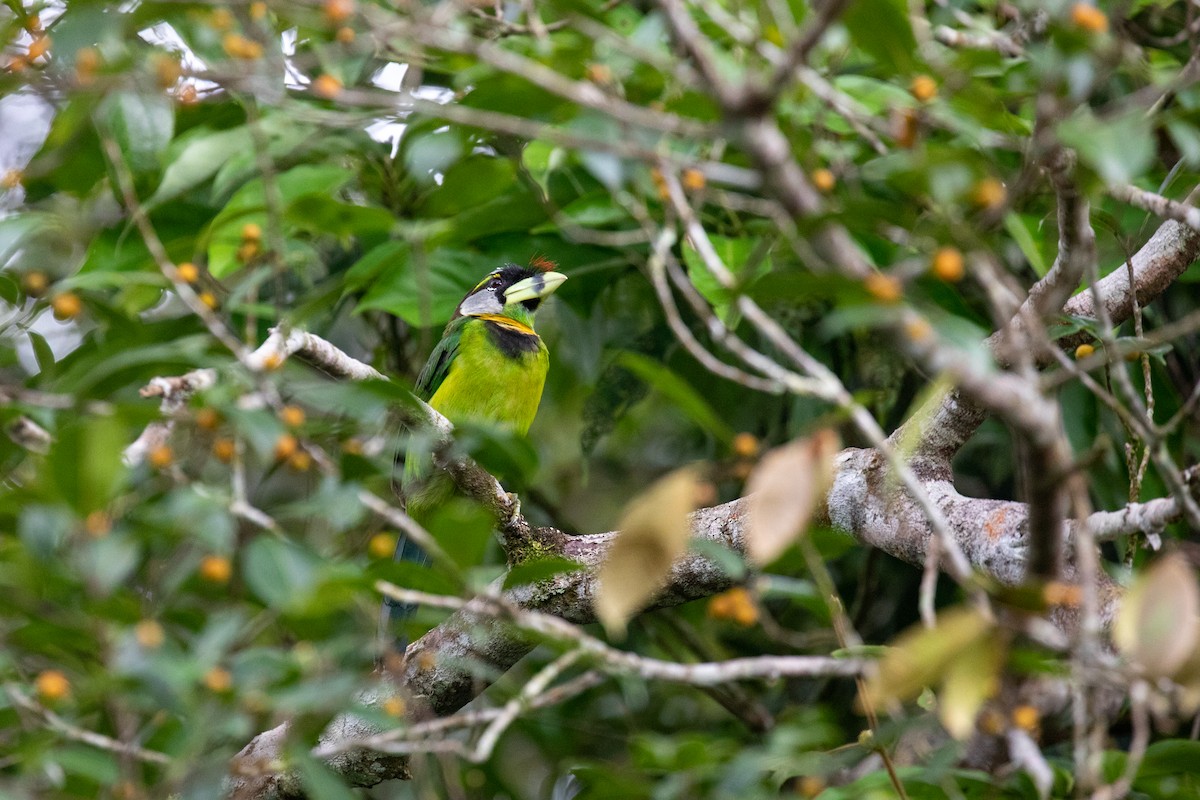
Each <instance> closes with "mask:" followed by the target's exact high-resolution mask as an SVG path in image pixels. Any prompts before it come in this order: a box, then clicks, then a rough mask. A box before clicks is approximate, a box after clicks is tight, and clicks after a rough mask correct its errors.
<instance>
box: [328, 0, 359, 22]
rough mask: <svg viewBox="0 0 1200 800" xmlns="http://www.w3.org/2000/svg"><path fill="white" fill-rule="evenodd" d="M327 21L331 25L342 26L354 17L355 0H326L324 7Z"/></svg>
mask: <svg viewBox="0 0 1200 800" xmlns="http://www.w3.org/2000/svg"><path fill="white" fill-rule="evenodd" d="M322 10H323V11H324V12H325V20H326V22H328V23H329V24H330V25H341V24H342V23H343V22H345V21H346V20H348V19H350V17H352V16H354V0H325V5H324V6H323V7H322Z"/></svg>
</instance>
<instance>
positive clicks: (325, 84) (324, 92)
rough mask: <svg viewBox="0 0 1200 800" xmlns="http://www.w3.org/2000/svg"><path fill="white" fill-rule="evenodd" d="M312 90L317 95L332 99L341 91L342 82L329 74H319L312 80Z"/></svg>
mask: <svg viewBox="0 0 1200 800" xmlns="http://www.w3.org/2000/svg"><path fill="white" fill-rule="evenodd" d="M312 90H313V94H315V95H316V96H317V97H324V98H325V99H326V100H332V99H333V98H335V97H337V96H338V95H339V94H341V93H342V82H341V81H340V80H338V79H337V78H335V77H334V76H332V75H329V74H325V75H319V76H317V79H316V80H314V81H313V82H312Z"/></svg>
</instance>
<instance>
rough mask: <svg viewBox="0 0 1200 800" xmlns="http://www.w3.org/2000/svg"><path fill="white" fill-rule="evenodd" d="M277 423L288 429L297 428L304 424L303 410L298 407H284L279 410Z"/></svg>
mask: <svg viewBox="0 0 1200 800" xmlns="http://www.w3.org/2000/svg"><path fill="white" fill-rule="evenodd" d="M279 421H280V422H282V423H283V424H284V425H287V426H288V427H289V428H299V427H300V426H301V425H303V424H304V409H303V408H300V406H284V407H283V408H281V409H280V410H279Z"/></svg>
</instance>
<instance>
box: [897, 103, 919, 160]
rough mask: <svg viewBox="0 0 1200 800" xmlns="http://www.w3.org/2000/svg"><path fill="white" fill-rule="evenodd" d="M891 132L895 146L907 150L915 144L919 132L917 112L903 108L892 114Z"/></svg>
mask: <svg viewBox="0 0 1200 800" xmlns="http://www.w3.org/2000/svg"><path fill="white" fill-rule="evenodd" d="M892 130H893V132H894V134H893V135H894V136H895V137H896V144H898V145H900V146H901V147H903V148H904V149H905V150H908V149H910V148H912V147H915V146H916V144H917V135H918V134H919V133H920V131H921V126H920V125H919V124H918V119H917V112H916V111H914V110H913V109H911V108H903V109H900V110H898V111H896V112H894V113H893V114H892Z"/></svg>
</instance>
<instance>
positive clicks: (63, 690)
mask: <svg viewBox="0 0 1200 800" xmlns="http://www.w3.org/2000/svg"><path fill="white" fill-rule="evenodd" d="M34 688H35V689H36V690H37V693H38V697H40V698H41V699H42V701H43V702H46V703H56V702H58V701H59V700H62V699H64V698H66V697H67V696H69V695H70V694H71V682H70V681H69V680H67V676H66V675H64V674H62V673H61V672H59V671H58V670H56V669H48V670H46V671H45V672H43V673H41V674H40V675H38V676H37V679H36V680H35V681H34Z"/></svg>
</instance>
